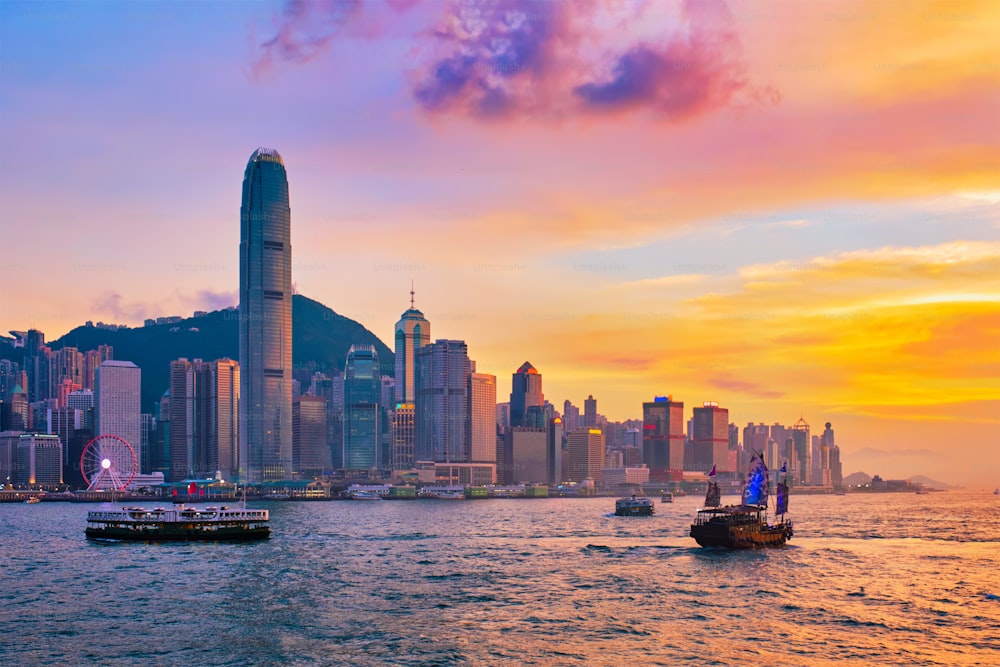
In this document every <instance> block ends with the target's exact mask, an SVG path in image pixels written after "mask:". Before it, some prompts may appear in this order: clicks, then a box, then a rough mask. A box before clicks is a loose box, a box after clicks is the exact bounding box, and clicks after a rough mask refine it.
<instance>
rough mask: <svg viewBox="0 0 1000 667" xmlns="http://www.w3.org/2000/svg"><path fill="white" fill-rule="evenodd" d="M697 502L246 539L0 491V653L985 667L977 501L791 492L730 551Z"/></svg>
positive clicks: (994, 575)
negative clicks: (771, 545)
mask: <svg viewBox="0 0 1000 667" xmlns="http://www.w3.org/2000/svg"><path fill="white" fill-rule="evenodd" d="M698 503H699V499H697V498H692V497H685V498H679V499H677V500H676V501H675V502H674V503H673V504H670V505H662V504H660V503H659V502H657V515H656V516H653V517H632V518H620V517H614V516H609V513H610V512H611V510H613V507H614V500H613V499H610V498H602V499H546V500H481V501H468V502H455V501H398V502H389V501H382V502H329V503H322V502H319V503H294V502H285V503H271V504H269V505H267V507H268V508H269V509H270V510H271V523H272V531H273V536H272V538H271V539H270V540H268V541H266V542H260V543H255V544H225V543H217V544H212V543H202V544H137V543H114V542H93V541H88V540H86V539H84V537H83V529H84V524H85V518H86V514H87V511H88V510H93V509H97V508H98V507H99V506H97V505H72V504H65V503H41V504H37V505H21V504H17V505H10V504H8V505H0V628H2V632H0V664H3V665H79V664H101V665H104V664H116V665H118V664H121V665H128V664H136V665H348V664H349V665H385V664H391V665H452V664H466V665H507V664H510V665H522V664H526V665H563V664H565V665H582V664H587V665H676V664H697V665H743V664H760V665H826V664H836V663H840V664H865V665H948V666H952V665H997V664H1000V631H998V628H1000V499H997V497H996V496H993V495H992V494H969V493H940V494H930V495H922V496H918V495H916V494H912V495H911V494H880V495H851V496H835V497H821V496H804V497H793V498H792V510H793V514H792V516H793V518H794V520H795V524H796V532H795V538H794V539H793V540H792V541H791V542H790V543H789V545H788V546H786V547H785V548H781V549H771V550H765V551H749V552H727V551H715V550H705V549H701V548H698V547H697V545H695V543H694V540H692V539H690V538H689V537H687V530H688V526H689V524H690V522H691V519H692V517H693V515H694V512H695V508H696V507H697V505H698ZM261 506H264V505H261Z"/></svg>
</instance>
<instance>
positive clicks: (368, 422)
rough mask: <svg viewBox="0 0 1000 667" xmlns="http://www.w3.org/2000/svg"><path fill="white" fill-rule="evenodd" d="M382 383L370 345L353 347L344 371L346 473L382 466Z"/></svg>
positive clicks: (375, 353)
mask: <svg viewBox="0 0 1000 667" xmlns="http://www.w3.org/2000/svg"><path fill="white" fill-rule="evenodd" d="M381 395H382V383H381V377H380V375H379V363H378V353H377V352H376V351H375V348H374V347H372V346H371V345H352V346H351V349H350V350H349V351H348V352H347V364H346V366H345V368H344V450H343V451H344V454H343V461H344V463H343V466H344V469H345V470H351V471H355V472H362V471H365V472H367V471H369V470H373V469H379V468H381V467H382V463H383V458H384V453H383V451H382V447H381V444H382V427H383V422H382V406H381V405H380V404H379V401H380V400H381Z"/></svg>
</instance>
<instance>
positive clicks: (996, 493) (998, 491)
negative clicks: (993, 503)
mask: <svg viewBox="0 0 1000 667" xmlns="http://www.w3.org/2000/svg"><path fill="white" fill-rule="evenodd" d="M993 495H994V496H1000V488H996V489H993Z"/></svg>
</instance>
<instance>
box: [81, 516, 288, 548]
mask: <svg viewBox="0 0 1000 667" xmlns="http://www.w3.org/2000/svg"><path fill="white" fill-rule="evenodd" d="M268 519H269V517H268V512H267V510H227V509H222V510H212V509H206V510H193V509H190V508H189V509H182V510H144V509H124V510H122V511H110V512H90V513H88V515H87V527H86V529H85V531H84V533H85V535H86V536H87V537H88V538H89V539H98V540H101V539H103V540H127V541H135V542H204V541H211V542H218V541H228V542H244V541H251V540H266V539H268V538H269V537H271V527H270V525H269V523H268Z"/></svg>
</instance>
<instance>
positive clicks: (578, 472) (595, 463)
mask: <svg viewBox="0 0 1000 667" xmlns="http://www.w3.org/2000/svg"><path fill="white" fill-rule="evenodd" d="M566 448H567V449H568V450H569V470H568V471H567V473H568V476H569V477H568V478H569V480H570V481H572V482H582V481H583V480H585V479H592V480H594V482H595V483H596V484H598V485H599V484H600V483H601V471H602V470H603V469H604V434H603V433H601V431H600V429H596V428H585V429H582V430H580V431H576V432H574V433H570V434H569V435H568V436H566Z"/></svg>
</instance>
